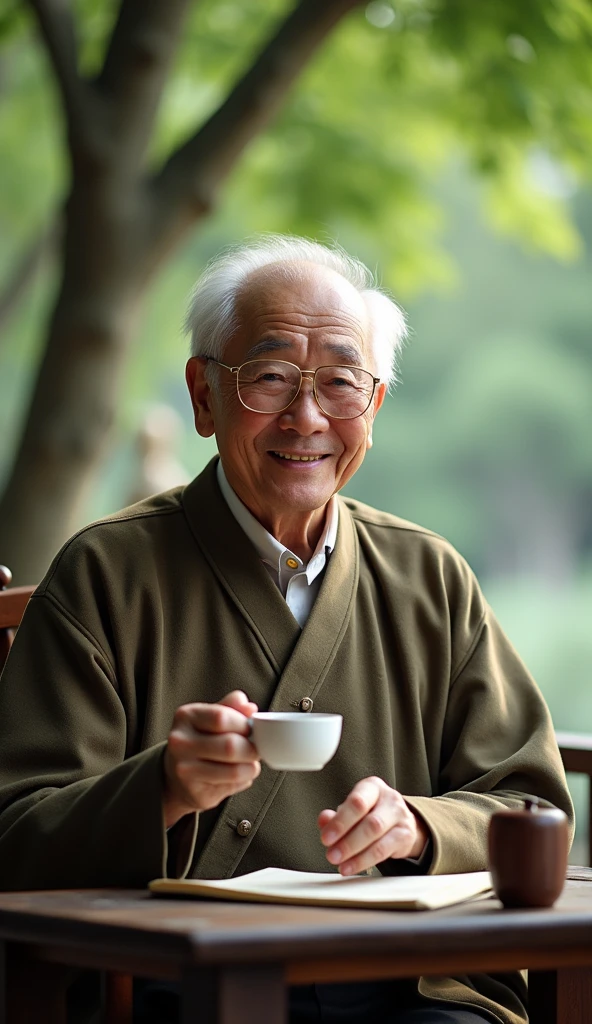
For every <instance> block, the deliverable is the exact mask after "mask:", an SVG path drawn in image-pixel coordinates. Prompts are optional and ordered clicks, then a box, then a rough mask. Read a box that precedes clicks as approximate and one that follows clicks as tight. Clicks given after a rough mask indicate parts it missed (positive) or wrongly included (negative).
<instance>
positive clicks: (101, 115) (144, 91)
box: [0, 0, 362, 583]
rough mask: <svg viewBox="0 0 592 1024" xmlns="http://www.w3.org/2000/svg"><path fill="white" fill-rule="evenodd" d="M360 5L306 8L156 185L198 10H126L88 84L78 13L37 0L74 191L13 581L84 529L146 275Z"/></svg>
mask: <svg viewBox="0 0 592 1024" xmlns="http://www.w3.org/2000/svg"><path fill="white" fill-rule="evenodd" d="M361 2H362V0H323V2H322V3H318V0H299V3H298V4H297V5H296V7H295V8H294V9H293V11H292V12H291V13H290V14H289V15H288V16H287V18H286V19H285V20H284V22H283V23H282V24H281V25H280V26H279V29H278V31H277V32H276V34H275V36H274V37H273V38H272V39H271V40H269V42H268V43H267V44H266V45H265V46H264V47H263V49H262V51H261V53H260V54H259V56H258V57H257V58H256V60H255V61H254V63H253V65H252V66H251V68H250V69H249V70H248V71H247V72H246V74H245V75H244V76H243V78H242V79H241V80H239V82H237V84H236V85H235V87H234V88H233V89H232V90H231V91H230V93H229V95H228V97H227V98H226V100H225V101H224V102H223V103H222V105H221V106H220V108H219V109H218V110H217V111H216V112H214V114H213V115H212V116H211V117H210V119H209V120H208V121H207V122H206V124H205V125H204V126H203V127H202V128H201V129H199V130H198V131H197V132H196V133H195V134H194V135H193V136H192V137H191V138H190V139H189V140H188V141H187V142H186V143H185V144H183V145H182V146H181V147H180V148H179V149H178V150H177V152H176V153H174V154H173V155H172V156H171V158H170V159H169V160H168V161H167V163H166V164H165V165H164V167H163V168H162V170H161V172H160V173H159V174H157V175H156V176H155V177H153V178H152V179H149V178H147V177H145V176H144V175H145V168H144V155H145V152H146V150H147V147H148V145H149V141H150V136H151V132H152V125H153V121H154V116H155V113H156V109H157V107H158V100H159V97H160V94H161V91H162V88H163V85H164V82H165V80H166V73H167V69H168V67H169V66H170V61H171V59H172V55H173V53H174V50H175V47H176V43H177V40H178V36H179V33H180V31H181V26H182V23H183V15H184V13H185V11H186V9H187V6H188V0H168V2H167V3H166V4H163V3H161V2H160V0H143V2H142V3H138V2H137V0H121V4H120V11H119V18H118V19H117V21H116V24H115V28H114V31H113V35H112V38H111V43H110V45H109V47H108V50H107V57H106V59H105V63H104V66H103V71H102V73H101V75H100V76H99V77H98V79H97V80H95V81H94V82H90V81H85V80H82V79H81V78H80V76H79V73H78V67H77V63H78V62H77V56H76V33H75V25H74V23H73V19H72V15H71V11H69V10H68V8H67V6H65V5H63V4H56V3H54V2H52V0H29V3H30V4H31V6H32V8H33V9H34V10H35V12H36V15H37V18H38V23H39V27H40V30H41V34H42V36H43V38H44V41H45V45H46V48H47V51H48V54H49V56H50V57H51V61H52V63H53V66H54V74H55V78H56V82H57V84H58V85H59V89H60V93H61V97H62V108H63V113H64V116H65V122H66V125H67V130H68V143H69V155H70V160H71V167H72V178H73V185H72V192H71V195H70V198H69V201H68V204H67V207H66V216H65V238H64V243H63V248H64V252H63V266H64V271H63V276H62V282H61V287H60V291H59V295H58V299H57V303H56V306H55V309H54V313H53V316H52V319H51V323H50V328H49V336H48V338H47V344H46V348H45V353H44V356H43V361H42V363H41V367H40V370H39V374H38V377H37V382H36V385H35V389H34V391H33V395H32V399H31V404H30V408H29V411H28V415H27V417H26V420H25V424H26V425H25V428H24V432H23V436H22V439H21V442H20V446H19V449H18V451H17V454H16V458H15V462H14V467H13V470H12V474H11V476H10V479H9V481H8V485H7V487H6V490H5V493H4V495H3V496H2V499H1V501H0V562H4V563H5V564H6V565H8V566H10V568H11V569H12V571H13V576H14V580H15V583H35V582H37V581H38V580H39V579H40V578H41V576H42V575H43V573H44V572H45V570H46V569H47V566H48V564H49V561H50V560H51V558H52V557H53V555H54V554H55V553H56V551H57V549H58V548H59V546H60V544H61V543H62V542H63V541H64V539H65V538H66V537H67V536H68V535H69V533H70V532H71V530H72V526H73V525H76V523H77V522H78V521H79V516H80V512H81V506H82V504H83V502H84V500H85V498H86V495H87V492H88V489H89V486H90V485H91V483H92V482H93V479H94V476H95V473H96V469H97V467H98V465H99V462H100V460H101V456H102V454H103V451H104V449H105V446H106V444H107V442H108V439H109V434H110V431H111V427H112V425H113V421H114V418H115V409H116V401H117V393H118V383H119V379H120V377H121V372H122V369H123V367H124V363H125V358H126V355H127V352H128V349H129V347H130V343H131V340H132V337H133V328H134V325H135V319H136V313H137V312H138V309H139V304H140V300H141V298H142V295H143V293H144V292H145V289H146V286H147V284H148V281H149V280H150V279H151V277H152V276H153V275H154V273H155V272H156V270H158V269H159V267H160V265H161V264H162V262H163V261H164V259H165V257H166V256H167V255H168V254H169V253H170V251H171V250H172V249H173V248H175V247H176V246H177V245H178V244H179V242H180V241H181V239H182V238H183V237H184V236H185V235H186V233H187V231H188V230H189V229H190V228H191V227H193V226H194V225H195V224H196V223H197V222H198V221H199V220H200V219H201V218H202V217H203V216H205V215H206V214H207V213H208V212H209V210H210V209H211V208H212V207H213V205H214V202H215V200H216V198H217V195H218V192H219V189H220V187H221V184H222V182H223V181H224V180H225V179H226V177H227V175H228V174H229V172H230V170H231V169H232V167H233V166H234V165H235V164H236V161H237V160H238V159H239V157H240V155H241V154H242V152H243V151H244V149H245V147H246V146H247V145H248V143H249V142H250V141H251V140H252V139H253V138H254V137H255V136H256V135H257V134H258V133H259V132H260V131H261V130H262V129H263V128H264V127H266V125H267V124H268V123H269V121H270V120H271V118H272V116H273V115H274V113H275V112H276V111H277V109H278V106H279V105H280V103H281V101H282V100H283V99H284V97H285V96H286V94H287V92H288V90H289V89H290V87H291V86H292V84H293V82H294V81H295V79H296V78H297V77H298V74H299V73H300V71H301V70H302V68H304V67H305V66H306V64H307V63H308V61H309V60H310V58H311V56H312V55H313V53H314V52H315V51H316V50H317V49H318V47H319V46H320V45H321V43H322V42H323V41H324V39H325V38H326V36H327V35H328V34H329V33H330V32H331V31H332V30H333V28H334V27H335V25H336V24H337V23H338V22H339V20H340V19H341V18H342V17H344V15H345V14H347V13H348V12H349V11H350V10H351V9H352V8H353V7H356V6H357V5H358V4H360V3H361Z"/></svg>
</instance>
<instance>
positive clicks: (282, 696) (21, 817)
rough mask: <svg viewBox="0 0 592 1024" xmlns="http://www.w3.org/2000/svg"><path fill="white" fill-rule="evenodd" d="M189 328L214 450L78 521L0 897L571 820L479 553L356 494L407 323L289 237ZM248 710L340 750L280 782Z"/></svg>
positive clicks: (297, 1016)
mask: <svg viewBox="0 0 592 1024" xmlns="http://www.w3.org/2000/svg"><path fill="white" fill-rule="evenodd" d="M188 323H189V326H190V329H191V333H192V356H191V358H190V360H189V363H188V366H187V382H188V385H189V392H190V395H191V400H192V403H193V409H194V413H195V424H196V428H197V431H198V432H199V433H200V434H201V435H202V436H204V437H209V436H211V435H213V434H215V436H216V441H217V444H218V449H219V453H220V458H219V459H218V458H216V459H214V460H213V461H212V462H211V463H210V465H209V466H207V467H206V469H205V470H204V472H203V473H202V474H201V475H200V476H198V477H197V479H195V480H194V481H193V482H192V483H190V484H189V485H188V486H187V487H185V488H177V489H173V490H172V491H168V492H166V493H164V494H161V495H157V496H155V497H154V498H150V499H148V500H146V501H143V502H141V503H139V504H137V505H134V506H132V507H131V508H127V509H125V510H124V511H123V512H120V513H118V514H116V515H114V516H111V517H109V518H108V519H106V520H103V521H102V522H100V523H95V524H93V525H91V526H89V527H87V528H86V529H84V530H82V531H81V532H80V533H79V534H78V535H77V536H76V537H74V538H73V539H72V540H71V541H69V543H67V544H66V545H65V547H64V548H63V550H62V551H61V552H60V554H59V555H58V556H57V558H56V559H55V561H54V563H53V565H52V566H51V568H50V570H49V572H48V574H47V576H46V578H45V580H44V581H43V583H42V584H41V586H40V588H39V589H38V591H37V593H36V595H35V596H34V597H33V598H32V600H31V602H30V605H29V608H28V610H27V613H26V616H25V620H24V622H23V625H22V627H21V630H20V631H19V634H18V636H17V639H16V642H15V644H14V647H13V651H12V653H11V656H10V658H9V661H8V664H7V668H6V670H5V673H4V676H3V679H2V687H1V697H0V699H1V702H2V703H1V707H0V716H1V720H2V722H3V744H2V745H3V754H2V796H1V800H2V808H3V810H2V814H1V816H0V830H1V832H0V870H1V877H2V879H3V880H4V885H5V886H6V887H10V888H13V889H16V888H34V887H44V888H45V887H69V886H75V887H79V886H97V885H124V886H142V885H145V884H146V883H147V882H148V881H149V880H150V879H151V878H153V877H155V876H159V875H162V874H163V873H165V872H167V871H168V873H169V874H173V875H179V876H181V875H184V874H187V873H189V874H191V875H193V876H196V877H228V876H231V875H233V874H242V873H245V872H247V871H251V870H254V869H257V868H261V867H264V866H268V865H274V866H278V867H290V868H299V869H304V870H327V871H335V870H339V871H341V872H342V873H343V874H352V873H356V872H360V871H363V870H368V869H372V870H375V871H378V872H382V873H386V874H397V873H409V872H456V871H471V870H476V869H482V868H484V867H485V866H486V833H487V825H488V820H489V817H490V815H491V813H492V812H493V811H495V810H496V809H499V808H502V807H516V806H518V805H519V804H520V801H521V799H522V798H523V797H524V795H525V794H536V795H537V796H538V797H539V798H541V799H542V800H543V801H548V802H549V803H551V804H554V805H557V806H559V807H563V808H564V809H565V810H566V811H567V812H568V813H571V805H570V800H569V796H568V793H567V790H566V786H565V778H564V775H563V771H562V767H561V763H560V759H559V755H558V752H557V749H556V746H555V742H554V736H553V730H552V726H551V721H550V717H549V714H548V711H547V709H546V707H545V704H544V702H543V700H542V698H541V695H540V693H539V691H538V689H537V688H536V686H535V684H534V683H533V681H532V680H531V678H530V676H529V675H528V673H527V671H526V669H525V668H524V666H523V665H522V663H521V662H520V660H519V658H518V657H517V655H516V653H515V652H514V650H513V649H512V647H511V645H510V644H509V642H508V640H507V639H506V637H505V636H504V634H503V633H502V631H501V629H500V627H499V625H498V624H497V622H496V620H495V618H494V616H493V615H492V613H491V610H490V609H489V608H488V606H487V604H486V603H485V601H484V599H483V596H482V594H481V592H480V590H479V587H478V584H477V582H476V580H475V578H474V576H473V575H472V573H471V571H470V569H469V568H468V567H467V565H466V564H465V562H464V561H463V559H462V558H461V557H460V556H459V555H458V554H457V553H456V551H454V550H453V549H452V548H451V546H450V545H449V544H448V543H446V541H444V540H443V539H442V538H441V537H438V536H436V535H434V534H433V533H431V532H430V531H428V530H425V529H422V528H421V527H418V526H415V525H413V524H411V523H408V522H405V521H403V520H400V519H397V518H395V517H394V516H392V515H389V514H386V513H384V512H379V511H376V510H374V509H372V508H369V507H367V506H365V505H362V504H360V503H359V502H357V501H352V500H349V499H344V498H341V497H339V496H338V492H339V491H340V490H341V488H342V487H343V486H344V485H345V484H346V483H347V481H348V480H349V479H350V478H351V477H352V475H353V474H354V473H355V471H356V469H357V468H358V467H359V466H360V464H361V462H362V460H363V459H364V456H365V454H366V451H367V449H368V448H369V447H370V446H371V444H372V424H373V421H374V417H375V416H376V414H377V413H378V411H379V409H380V407H381V405H382V403H383V401H384V397H385V393H386V390H387V384H388V381H389V378H390V377H391V375H392V373H393V362H394V358H395V356H396V353H397V350H398V348H399V347H400V345H401V342H402V338H403V335H404V321H403V318H402V315H401V313H400V311H399V310H398V308H397V307H396V306H395V305H394V304H393V303H392V302H391V301H390V300H389V299H388V298H387V297H386V296H384V295H383V294H381V293H380V292H379V291H377V290H376V289H375V288H373V287H372V281H371V277H370V274H369V272H368V271H367V270H366V268H364V267H363V266H362V265H361V264H359V263H357V262H356V261H354V260H351V259H350V258H349V257H347V256H346V255H345V254H344V253H342V252H340V251H339V250H337V249H329V248H326V247H323V246H320V245H317V244H314V243H311V242H306V241H304V240H299V239H284V238H274V237H272V238H265V239H263V240H261V241H259V242H257V243H255V244H253V245H250V246H246V247H243V248H239V249H238V250H236V251H234V252H231V253H230V254H225V255H223V256H222V257H221V258H220V259H219V260H217V261H215V262H214V263H213V264H212V265H211V266H210V267H209V268H208V270H207V271H206V273H205V275H204V277H203V278H202V279H201V281H200V282H199V283H198V285H197V288H196V291H195V293H194V296H193V300H192V305H191V309H190V313H189V318H188ZM256 707H259V708H260V709H269V708H271V709H275V710H289V709H300V711H301V712H302V713H303V714H305V713H307V712H309V711H311V710H312V709H313V707H314V710H315V711H320V712H340V713H342V714H343V717H344V731H343V739H342V743H341V746H340V748H339V750H338V752H337V754H336V756H335V757H334V759H333V760H332V761H331V762H330V763H329V765H328V766H327V767H326V768H325V769H324V770H323V771H322V772H319V773H298V772H287V773H280V772H276V771H273V770H271V769H270V768H269V767H267V766H265V765H264V766H262V765H261V764H260V761H259V759H258V756H257V752H256V750H255V748H254V747H253V745H252V743H251V742H250V740H249V727H248V722H247V717H248V716H249V715H250V714H251V713H252V712H253V710H254V709H255V708H256ZM171 723H172V725H171ZM524 1003H525V991H524V984H523V980H522V978H521V977H520V976H513V975H505V976H501V975H500V976H485V975H480V976H477V977H471V978H469V977H459V978H455V979H428V978H423V979H420V980H419V982H415V983H413V984H411V983H402V982H389V983H384V984H372V985H365V986H359V985H358V986H353V987H352V986H317V987H316V988H313V989H295V990H294V991H293V993H292V998H291V1004H290V1005H291V1010H290V1013H291V1020H292V1021H294V1022H296V1021H298V1022H301V1021H302V1022H304V1021H321V1020H322V1021H323V1022H330V1024H333V1022H337V1021H345V1020H348V1021H355V1022H361V1021H365V1022H366V1021H368V1022H381V1024H395V1022H396V1024H444V1022H448V1024H452V1022H455V1024H461V1022H462V1024H469V1022H471V1024H478V1022H482V1021H484V1020H486V1021H494V1022H498V1024H499V1022H500V1021H501V1022H503V1024H518V1022H521V1021H522V1022H523V1021H525V1020H527V1016H526V1011H525V1009H524ZM163 1019H164V1018H163ZM167 1019H168V1018H167Z"/></svg>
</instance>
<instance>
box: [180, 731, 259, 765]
mask: <svg viewBox="0 0 592 1024" xmlns="http://www.w3.org/2000/svg"><path fill="white" fill-rule="evenodd" d="M192 752H193V757H194V758H195V759H196V760H200V761H216V762H218V763H227V764H247V763H250V762H252V761H259V759H260V758H259V754H258V753H257V749H256V747H255V746H254V745H253V744H252V743H251V742H250V740H248V739H247V738H246V737H245V736H240V735H239V734H238V733H236V732H225V733H222V734H219V735H213V734H208V733H204V734H202V735H201V736H200V737H199V739H196V740H194V741H193V742H192V743H190V742H187V754H188V755H189V757H191V754H192ZM181 756H183V755H182V754H181Z"/></svg>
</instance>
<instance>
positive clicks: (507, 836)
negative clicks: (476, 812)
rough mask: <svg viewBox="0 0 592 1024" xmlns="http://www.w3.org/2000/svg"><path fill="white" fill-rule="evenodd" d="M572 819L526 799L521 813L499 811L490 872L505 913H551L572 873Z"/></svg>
mask: <svg viewBox="0 0 592 1024" xmlns="http://www.w3.org/2000/svg"><path fill="white" fill-rule="evenodd" d="M568 848H569V829H568V823H567V816H566V815H565V814H564V813H563V811H560V810H559V809H558V808H556V807H541V806H540V805H539V804H538V801H537V800H536V799H535V798H530V799H526V800H525V801H524V808H523V809H521V810H505V811H497V812H496V813H495V814H493V815H492V817H491V821H490V824H489V870H490V871H491V877H492V881H493V888H494V890H495V893H496V895H497V896H498V898H499V899H500V900H501V901H502V903H503V904H504V906H505V907H550V906H552V904H553V903H554V902H555V900H556V899H557V898H558V897H559V896H560V894H561V892H562V889H563V886H564V883H565V872H566V869H567V855H568Z"/></svg>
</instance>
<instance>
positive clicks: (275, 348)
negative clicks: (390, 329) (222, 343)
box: [246, 338, 362, 366]
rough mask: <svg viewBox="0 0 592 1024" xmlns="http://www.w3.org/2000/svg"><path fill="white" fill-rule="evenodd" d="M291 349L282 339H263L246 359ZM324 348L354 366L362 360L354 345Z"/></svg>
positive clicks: (332, 343)
mask: <svg viewBox="0 0 592 1024" xmlns="http://www.w3.org/2000/svg"><path fill="white" fill-rule="evenodd" d="M291 348H294V345H293V343H292V342H291V341H287V340H285V339H284V338H263V339H262V341H258V342H257V344H256V345H253V347H252V348H250V349H249V351H248V352H247V355H246V359H256V358H257V357H258V356H261V355H266V354H267V353H268V352H280V351H285V350H286V349H291ZM324 348H327V349H329V350H330V351H331V352H332V353H333V354H334V355H336V356H339V358H340V359H345V360H346V361H347V362H349V363H352V364H353V365H355V366H357V365H359V363H360V360H361V358H362V353H361V352H360V351H359V349H357V348H356V346H355V345H349V344H348V343H347V342H343V341H333V342H331V341H329V342H327V344H326V345H325V346H324Z"/></svg>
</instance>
